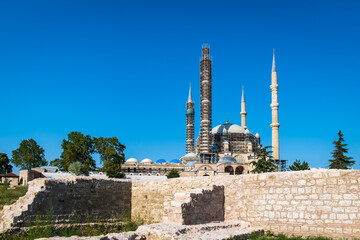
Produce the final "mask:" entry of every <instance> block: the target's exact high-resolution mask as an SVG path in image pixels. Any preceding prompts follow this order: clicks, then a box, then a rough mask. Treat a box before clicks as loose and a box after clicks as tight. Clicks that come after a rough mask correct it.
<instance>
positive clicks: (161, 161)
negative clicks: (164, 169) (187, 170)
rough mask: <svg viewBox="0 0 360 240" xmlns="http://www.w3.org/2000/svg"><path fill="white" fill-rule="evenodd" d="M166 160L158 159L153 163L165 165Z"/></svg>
mask: <svg viewBox="0 0 360 240" xmlns="http://www.w3.org/2000/svg"><path fill="white" fill-rule="evenodd" d="M165 162H166V160H165V159H159V160H156V161H155V163H165Z"/></svg>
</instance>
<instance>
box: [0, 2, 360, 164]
mask: <svg viewBox="0 0 360 240" xmlns="http://www.w3.org/2000/svg"><path fill="white" fill-rule="evenodd" d="M359 9H360V3H359V1H211V0H207V1H184V0H182V1H89V0H86V1H64V0H61V1H60V0H59V1H55V0H53V1H2V2H1V3H0V30H1V35H0V36H1V37H0V82H1V94H0V107H1V115H2V116H1V118H0V127H1V131H0V152H5V153H7V154H9V156H11V151H12V150H14V149H16V148H17V147H18V146H19V143H20V142H21V140H23V139H27V138H34V139H35V140H36V141H37V142H38V143H39V144H40V145H41V146H42V147H43V148H44V149H45V154H46V159H47V160H49V161H50V160H53V159H54V158H56V157H59V156H60V153H61V147H60V145H61V142H62V139H64V138H66V136H67V134H68V133H69V132H71V131H81V132H83V133H85V134H90V135H91V136H104V137H111V136H116V137H118V138H119V139H120V141H121V142H122V143H124V144H125V145H126V146H127V149H126V152H125V154H126V157H127V158H129V157H135V158H138V159H143V158H145V157H148V158H151V159H154V160H156V159H159V158H165V159H167V160H171V159H173V158H179V157H181V156H182V155H183V154H184V149H185V129H184V128H185V103H186V100H187V93H188V86H189V83H190V82H191V83H192V84H193V91H194V92H193V98H194V100H195V104H196V123H197V125H196V127H197V128H196V133H198V131H199V127H198V126H199V116H200V114H199V58H200V55H201V44H203V43H209V44H210V46H211V50H210V51H211V55H212V56H213V126H216V125H218V124H220V123H224V122H225V121H226V116H227V115H229V119H230V122H232V123H237V124H240V114H239V113H240V100H241V86H242V85H244V87H245V92H246V100H247V112H248V118H247V121H248V126H249V128H250V130H251V131H252V132H253V133H256V131H259V133H260V135H261V140H262V144H263V145H264V146H266V145H270V144H271V129H270V122H271V110H270V101H271V97H270V89H269V85H270V71H271V60H272V49H273V48H275V49H276V58H277V69H278V82H279V85H280V88H279V103H280V109H279V114H280V124H281V127H280V154H281V157H282V158H283V159H288V160H289V162H290V163H292V162H293V161H294V160H295V159H297V158H298V159H301V160H306V161H308V162H309V163H310V165H311V166H313V167H319V166H321V167H327V165H328V159H329V158H330V157H331V155H330V152H331V150H332V149H333V146H332V141H333V140H335V138H336V133H337V132H338V131H339V130H342V131H343V133H344V137H345V140H346V142H347V143H348V144H349V148H350V151H349V155H350V156H352V157H354V158H355V160H356V161H357V163H356V165H355V168H359V163H360V137H359V136H360V128H359V123H358V122H359V120H358V119H359V117H360V113H359V103H360V101H359V100H360V99H359V98H360V97H359V96H360V94H359V89H360V83H359V82H360V71H359V68H360V57H359V56H360V44H359V43H360V29H359V28H360V15H359Z"/></svg>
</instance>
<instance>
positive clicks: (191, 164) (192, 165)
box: [185, 161, 195, 167]
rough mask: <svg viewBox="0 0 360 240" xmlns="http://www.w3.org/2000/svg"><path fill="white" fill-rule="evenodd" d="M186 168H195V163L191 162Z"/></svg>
mask: <svg viewBox="0 0 360 240" xmlns="http://www.w3.org/2000/svg"><path fill="white" fill-rule="evenodd" d="M185 167H195V162H194V161H191V162H188V163H187V164H186V165H185Z"/></svg>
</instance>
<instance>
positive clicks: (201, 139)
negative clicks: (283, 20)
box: [122, 45, 287, 176]
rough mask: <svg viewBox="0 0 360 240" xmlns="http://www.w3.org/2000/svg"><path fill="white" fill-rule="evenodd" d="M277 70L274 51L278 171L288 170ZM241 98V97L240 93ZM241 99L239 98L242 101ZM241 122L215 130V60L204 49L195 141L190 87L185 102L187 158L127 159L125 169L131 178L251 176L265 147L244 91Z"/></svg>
mask: <svg viewBox="0 0 360 240" xmlns="http://www.w3.org/2000/svg"><path fill="white" fill-rule="evenodd" d="M278 87H279V85H278V84H277V70H276V64H275V52H273V62H272V70H271V85H270V89H271V105H270V106H271V110H272V113H271V115H272V123H271V125H270V126H271V129H272V151H273V153H272V154H273V159H274V160H275V163H276V164H277V165H278V166H279V168H278V169H279V171H285V170H286V168H287V166H286V163H287V162H286V161H284V160H279V159H280V153H279V127H280V124H279V121H278V120H279V119H278V108H279V103H278V101H277V100H278V99H277V89H278ZM239 96H240V94H239ZM239 100H240V98H239ZM239 103H240V106H241V111H240V119H241V125H237V124H235V123H230V122H229V119H227V121H226V122H225V123H223V124H220V125H218V126H216V127H214V128H212V59H211V56H210V48H209V46H208V45H204V46H203V47H202V57H201V60H200V103H199V104H200V127H199V128H200V130H199V135H198V138H197V140H196V141H195V134H194V133H195V125H194V124H195V119H194V118H195V103H194V101H193V98H192V92H191V85H190V88H189V96H188V101H187V103H186V144H185V146H186V148H185V152H186V155H185V156H183V157H181V158H180V161H179V160H177V161H174V160H173V161H170V162H166V161H161V160H162V159H160V160H158V161H156V162H153V161H151V160H150V159H144V160H142V161H141V162H139V161H138V160H137V159H135V158H130V159H128V160H127V161H126V162H125V164H123V165H122V170H123V171H124V172H125V173H126V174H130V175H148V176H151V175H157V176H159V175H166V174H167V173H168V172H169V171H170V170H171V169H176V170H178V171H179V172H181V176H212V175H219V174H220V175H222V174H224V175H229V174H230V175H235V174H236V175H237V174H248V173H250V171H251V170H252V169H253V165H252V164H251V162H253V161H257V158H256V156H255V152H256V150H257V149H259V148H262V145H261V142H260V134H259V133H256V134H253V133H251V132H250V130H249V128H248V126H247V122H246V116H247V112H246V101H245V92H244V87H243V88H242V95H241V101H239Z"/></svg>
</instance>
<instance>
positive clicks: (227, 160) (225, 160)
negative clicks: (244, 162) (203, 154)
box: [219, 155, 236, 163]
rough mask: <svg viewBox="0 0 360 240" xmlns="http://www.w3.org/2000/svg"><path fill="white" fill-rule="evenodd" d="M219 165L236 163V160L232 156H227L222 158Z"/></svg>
mask: <svg viewBox="0 0 360 240" xmlns="http://www.w3.org/2000/svg"><path fill="white" fill-rule="evenodd" d="M219 163H236V159H235V158H233V157H232V156H230V155H225V156H223V157H222V158H220V160H219Z"/></svg>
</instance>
